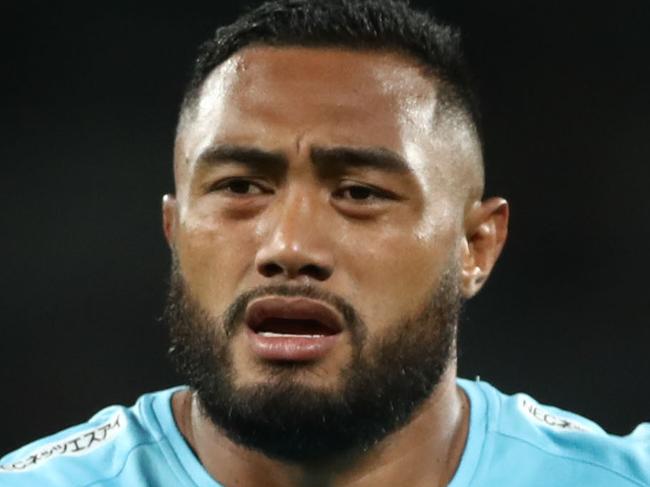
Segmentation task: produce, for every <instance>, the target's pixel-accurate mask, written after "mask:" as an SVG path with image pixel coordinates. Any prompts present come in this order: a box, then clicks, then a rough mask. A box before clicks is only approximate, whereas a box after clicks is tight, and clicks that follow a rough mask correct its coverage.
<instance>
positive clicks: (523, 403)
mask: <svg viewBox="0 0 650 487" xmlns="http://www.w3.org/2000/svg"><path fill="white" fill-rule="evenodd" d="M519 407H520V408H521V410H522V411H523V412H524V413H525V414H526V415H527V416H531V417H533V418H534V419H535V420H536V421H537V422H539V423H542V424H544V425H545V426H550V427H551V428H554V429H557V430H561V431H583V432H589V431H591V430H590V429H589V428H588V427H587V426H585V425H583V424H580V423H578V422H576V421H573V420H570V419H567V418H562V417H560V416H556V415H555V414H551V413H549V412H548V411H546V410H545V409H544V408H542V407H541V406H539V405H538V404H536V403H534V402H532V401H531V400H530V399H528V398H526V397H521V398H520V399H519Z"/></svg>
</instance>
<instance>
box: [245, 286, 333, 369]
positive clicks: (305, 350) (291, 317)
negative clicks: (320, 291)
mask: <svg viewBox="0 0 650 487" xmlns="http://www.w3.org/2000/svg"><path fill="white" fill-rule="evenodd" d="M244 320H245V323H246V326H247V329H248V333H247V336H248V342H249V345H250V347H251V350H252V351H253V353H254V354H255V355H257V356H258V357H259V358H262V359H264V360H276V361H278V360H279V361H285V362H286V361H302V362H304V361H314V360H318V359H321V358H323V357H325V356H326V355H327V353H328V352H329V351H330V350H331V349H332V348H333V347H334V346H335V345H336V343H337V341H338V338H339V337H340V335H341V334H342V332H343V329H344V328H343V319H342V317H341V315H340V314H339V313H338V311H336V310H335V309H334V308H332V307H330V306H329V305H327V304H325V303H322V302H320V301H315V300H312V299H307V298H302V297H275V296H274V297H267V298H260V299H257V300H255V301H253V302H251V303H250V305H249V306H248V308H247V309H246V315H245V318H244Z"/></svg>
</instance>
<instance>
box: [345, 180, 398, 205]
mask: <svg viewBox="0 0 650 487" xmlns="http://www.w3.org/2000/svg"><path fill="white" fill-rule="evenodd" d="M334 196H336V197H337V198H341V199H347V200H352V201H359V202H371V201H373V200H382V199H387V198H388V194H387V193H386V192H385V191H381V190H379V189H377V188H372V187H370V186H361V185H358V184H356V185H349V186H345V187H343V188H339V190H338V191H336V193H334Z"/></svg>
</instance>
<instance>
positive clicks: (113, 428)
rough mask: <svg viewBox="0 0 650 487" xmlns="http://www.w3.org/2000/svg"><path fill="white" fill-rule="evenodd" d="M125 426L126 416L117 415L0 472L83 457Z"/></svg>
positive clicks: (24, 469) (21, 469)
mask: <svg viewBox="0 0 650 487" xmlns="http://www.w3.org/2000/svg"><path fill="white" fill-rule="evenodd" d="M125 426H126V416H124V414H122V413H118V414H116V415H115V416H113V417H112V418H111V419H110V420H109V421H108V422H107V423H104V424H102V425H101V426H98V427H97V428H94V429H91V430H87V431H82V432H79V433H75V434H74V435H71V436H69V437H67V438H64V439H62V440H60V441H57V442H56V443H50V444H48V445H45V446H42V447H40V448H39V449H38V450H36V451H35V452H34V453H32V454H31V455H29V456H27V457H25V458H23V459H21V460H18V461H15V462H13V463H10V464H7V465H0V472H25V471H27V470H31V469H33V468H36V467H40V466H41V465H43V464H44V463H45V462H46V461H48V460H50V459H52V458H55V457H61V456H76V455H85V454H86V453H88V452H90V451H92V450H94V449H96V448H98V447H100V446H103V445H105V444H106V443H107V442H109V441H110V440H112V439H113V438H115V436H116V435H117V433H118V432H119V431H120V430H121V429H122V428H124V427H125Z"/></svg>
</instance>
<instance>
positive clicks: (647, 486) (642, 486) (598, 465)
mask: <svg viewBox="0 0 650 487" xmlns="http://www.w3.org/2000/svg"><path fill="white" fill-rule="evenodd" d="M492 433H494V434H497V435H499V436H503V437H506V438H509V439H511V440H515V441H520V442H522V443H525V444H527V445H529V446H532V447H533V448H535V449H536V450H539V451H541V452H544V453H545V454H547V455H550V456H553V457H557V458H563V459H565V460H570V461H573V462H578V463H583V464H585V465H590V466H592V467H596V468H600V469H602V470H606V471H607V472H609V473H611V474H614V475H616V476H618V477H621V478H623V479H625V480H627V481H629V482H632V483H634V484H635V485H638V486H640V487H650V484H647V483H645V482H642V481H640V480H638V479H635V478H633V477H630V476H628V475H626V474H624V473H622V472H619V471H617V470H614V469H612V468H610V467H608V466H607V465H603V464H601V463H596V462H591V461H589V460H585V459H583V458H577V457H574V456H565V455H558V454H557V453H553V452H551V451H549V450H547V449H545V448H542V447H541V446H539V445H537V444H535V443H533V442H531V441H528V440H526V439H524V438H520V437H518V436H513V435H509V434H507V433H503V432H501V431H498V430H492Z"/></svg>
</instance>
